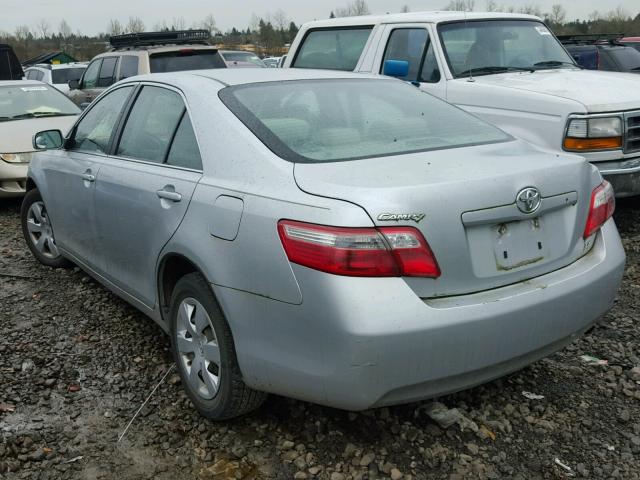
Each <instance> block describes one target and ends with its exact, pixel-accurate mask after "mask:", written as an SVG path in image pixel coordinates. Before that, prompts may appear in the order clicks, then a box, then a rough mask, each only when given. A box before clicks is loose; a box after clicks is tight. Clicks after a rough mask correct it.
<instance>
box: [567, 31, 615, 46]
mask: <svg viewBox="0 0 640 480" xmlns="http://www.w3.org/2000/svg"><path fill="white" fill-rule="evenodd" d="M623 38H624V33H594V34H587V35H558V40H560V41H561V42H562V43H564V44H572V45H598V44H600V45H602V44H609V45H619V44H620V40H622V39H623Z"/></svg>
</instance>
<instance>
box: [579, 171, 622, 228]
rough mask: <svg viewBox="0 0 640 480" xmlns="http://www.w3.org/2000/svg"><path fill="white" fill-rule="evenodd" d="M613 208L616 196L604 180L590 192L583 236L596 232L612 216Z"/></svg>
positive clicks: (614, 207)
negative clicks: (589, 203)
mask: <svg viewBox="0 0 640 480" xmlns="http://www.w3.org/2000/svg"><path fill="white" fill-rule="evenodd" d="M615 209H616V197H615V195H614V193H613V187H612V186H611V184H610V183H609V182H607V181H606V180H605V181H603V182H602V183H601V184H600V185H598V186H597V187H596V188H595V190H594V191H593V192H592V193H591V206H590V207H589V217H588V218H587V226H586V227H585V229H584V238H589V237H590V236H591V235H593V234H594V233H596V232H597V231H598V229H599V228H600V227H602V225H604V223H605V222H606V221H607V220H609V219H610V218H611V217H612V216H613V212H614V211H615Z"/></svg>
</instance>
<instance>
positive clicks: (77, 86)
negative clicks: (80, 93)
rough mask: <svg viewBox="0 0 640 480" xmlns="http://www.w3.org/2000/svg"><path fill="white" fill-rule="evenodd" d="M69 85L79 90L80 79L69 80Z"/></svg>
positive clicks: (72, 88)
mask: <svg viewBox="0 0 640 480" xmlns="http://www.w3.org/2000/svg"><path fill="white" fill-rule="evenodd" d="M67 85H69V88H70V89H71V90H78V89H79V88H80V80H69V82H68V83H67Z"/></svg>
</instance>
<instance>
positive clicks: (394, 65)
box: [382, 60, 409, 78]
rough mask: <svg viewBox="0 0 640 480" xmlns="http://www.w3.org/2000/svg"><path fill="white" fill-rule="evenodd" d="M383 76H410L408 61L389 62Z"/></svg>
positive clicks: (385, 65) (385, 64)
mask: <svg viewBox="0 0 640 480" xmlns="http://www.w3.org/2000/svg"><path fill="white" fill-rule="evenodd" d="M382 74H383V75H386V76H388V77H398V78H403V77H406V76H407V75H409V62H407V61H406V60H387V61H386V62H384V69H383V70H382Z"/></svg>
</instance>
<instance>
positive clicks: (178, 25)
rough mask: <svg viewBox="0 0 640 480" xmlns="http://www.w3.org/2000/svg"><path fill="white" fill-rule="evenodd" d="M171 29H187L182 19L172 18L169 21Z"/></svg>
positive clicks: (185, 22)
mask: <svg viewBox="0 0 640 480" xmlns="http://www.w3.org/2000/svg"><path fill="white" fill-rule="evenodd" d="M171 28H173V29H174V30H184V29H186V28H187V21H186V20H185V19H184V17H173V20H172V21H171Z"/></svg>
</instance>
